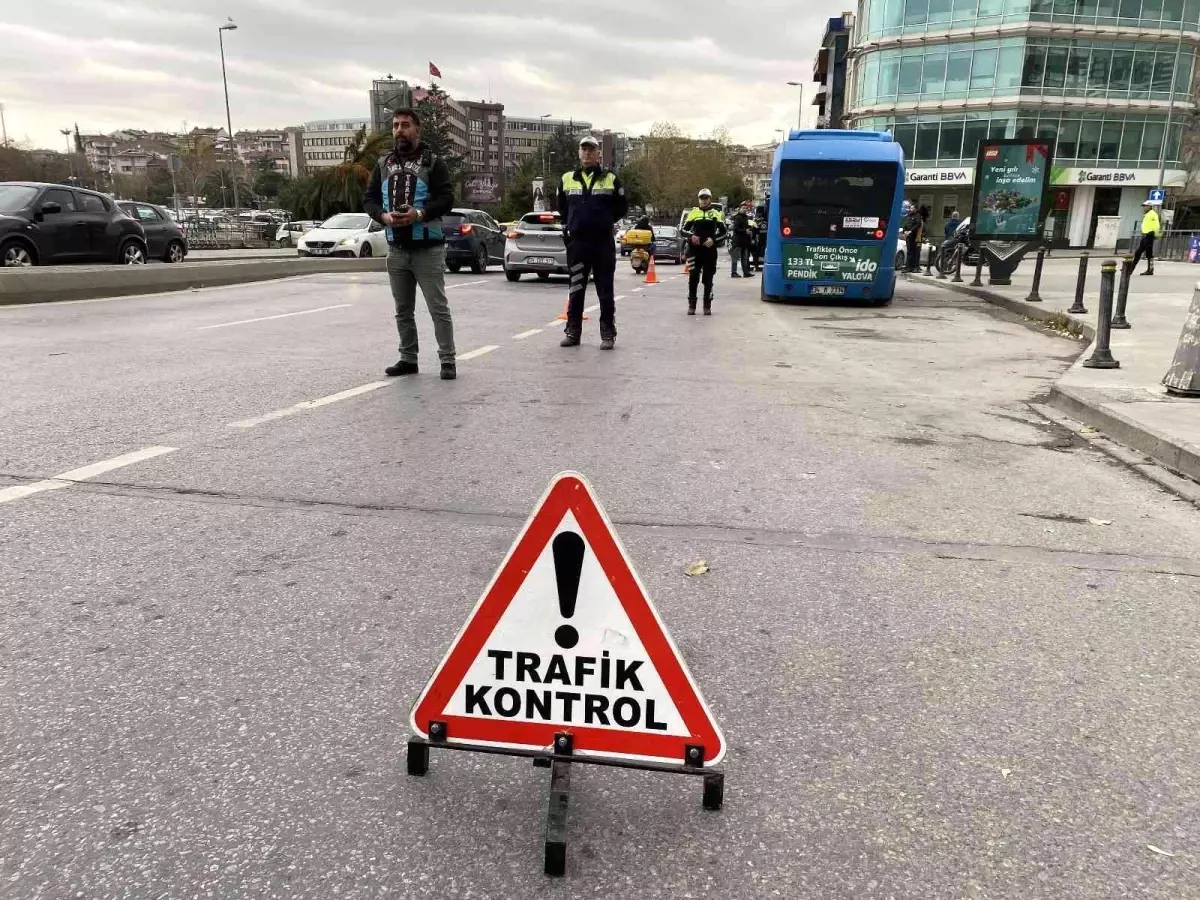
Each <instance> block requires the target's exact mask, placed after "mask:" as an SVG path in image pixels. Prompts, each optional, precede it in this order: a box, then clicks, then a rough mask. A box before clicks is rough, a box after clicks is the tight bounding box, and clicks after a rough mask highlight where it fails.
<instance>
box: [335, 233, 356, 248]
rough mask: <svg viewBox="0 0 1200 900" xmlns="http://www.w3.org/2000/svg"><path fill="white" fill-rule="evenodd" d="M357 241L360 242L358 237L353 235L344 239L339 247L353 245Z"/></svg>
mask: <svg viewBox="0 0 1200 900" xmlns="http://www.w3.org/2000/svg"><path fill="white" fill-rule="evenodd" d="M357 243H358V238H356V237H354V236H353V235H351V236H350V237H348V238H345V239H343V240H342V242H341V243H340V244H339V245H338V246H339V247H353V246H354V245H355V244H357Z"/></svg>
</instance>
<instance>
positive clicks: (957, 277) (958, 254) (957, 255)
mask: <svg viewBox="0 0 1200 900" xmlns="http://www.w3.org/2000/svg"><path fill="white" fill-rule="evenodd" d="M962 261H963V246H962V244H959V245H958V246H957V247H955V248H954V277H953V278H952V279H950V280H951V281H952V282H953V283H954V284H962Z"/></svg>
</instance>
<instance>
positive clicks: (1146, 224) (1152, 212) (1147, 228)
mask: <svg viewBox="0 0 1200 900" xmlns="http://www.w3.org/2000/svg"><path fill="white" fill-rule="evenodd" d="M1142 209H1144V210H1145V211H1146V213H1145V215H1143V216H1142V229H1141V231H1142V240H1141V243H1139V244H1138V248H1137V252H1135V253H1134V254H1133V267H1134V268H1135V269H1136V268H1137V264H1138V263H1139V262H1141V261H1142V257H1143V256H1145V257H1146V271H1145V272H1143V273H1142V274H1143V275H1153V274H1154V239H1155V238H1156V237H1161V236H1162V220H1161V219H1160V218H1159V217H1158V210H1157V209H1155V208H1154V204H1153V203H1151V202H1150V201H1149V200H1147V201H1146V202H1145V203H1143V204H1142Z"/></svg>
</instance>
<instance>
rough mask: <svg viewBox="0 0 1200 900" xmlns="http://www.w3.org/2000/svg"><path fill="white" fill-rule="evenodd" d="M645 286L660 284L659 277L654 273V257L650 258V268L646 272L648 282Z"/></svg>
mask: <svg viewBox="0 0 1200 900" xmlns="http://www.w3.org/2000/svg"><path fill="white" fill-rule="evenodd" d="M643 283H644V284H658V275H656V274H655V273H654V256H653V255H651V256H650V268H648V269H647V270H646V280H645V282H643Z"/></svg>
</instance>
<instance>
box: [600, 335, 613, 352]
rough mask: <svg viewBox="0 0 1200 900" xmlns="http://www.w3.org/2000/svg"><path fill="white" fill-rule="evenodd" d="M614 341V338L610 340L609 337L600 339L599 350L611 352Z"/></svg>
mask: <svg viewBox="0 0 1200 900" xmlns="http://www.w3.org/2000/svg"><path fill="white" fill-rule="evenodd" d="M615 341H616V338H611V337H605V338H601V339H600V349H601V350H611V349H612V348H613V347H614V346H616V344H615Z"/></svg>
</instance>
